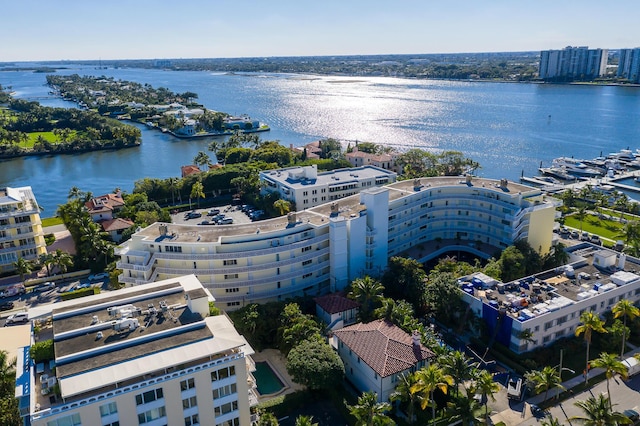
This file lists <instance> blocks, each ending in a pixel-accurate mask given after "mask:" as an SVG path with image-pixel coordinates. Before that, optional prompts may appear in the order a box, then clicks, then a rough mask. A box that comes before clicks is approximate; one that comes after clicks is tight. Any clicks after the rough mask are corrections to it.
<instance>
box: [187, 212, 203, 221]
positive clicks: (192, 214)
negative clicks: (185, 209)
mask: <svg viewBox="0 0 640 426" xmlns="http://www.w3.org/2000/svg"><path fill="white" fill-rule="evenodd" d="M199 217H202V213H200V212H189V213H187V214H186V216H185V219H187V220H189V219H197V218H199Z"/></svg>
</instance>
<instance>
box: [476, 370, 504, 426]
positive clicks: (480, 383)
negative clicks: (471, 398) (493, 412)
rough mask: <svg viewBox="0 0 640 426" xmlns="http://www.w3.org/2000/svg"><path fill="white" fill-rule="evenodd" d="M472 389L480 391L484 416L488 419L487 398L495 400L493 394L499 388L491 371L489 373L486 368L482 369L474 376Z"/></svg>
mask: <svg viewBox="0 0 640 426" xmlns="http://www.w3.org/2000/svg"><path fill="white" fill-rule="evenodd" d="M473 389H474V392H475V393H480V394H481V395H482V400H483V401H484V407H485V417H486V418H487V420H488V419H489V400H488V398H491V400H492V401H495V400H496V398H495V397H494V396H493V394H494V393H496V392H498V391H499V390H500V385H499V384H498V383H496V382H494V381H493V375H492V374H491V373H489V372H488V371H487V370H482V371H480V373H479V374H478V375H477V376H476V379H475V383H474V384H473ZM487 423H488V421H487Z"/></svg>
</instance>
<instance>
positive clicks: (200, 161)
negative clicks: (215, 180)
mask: <svg viewBox="0 0 640 426" xmlns="http://www.w3.org/2000/svg"><path fill="white" fill-rule="evenodd" d="M209 161H211V159H210V158H209V155H207V153H206V152H204V151H200V152H198V154H197V155H196V156H195V158H194V159H193V164H195V165H196V166H206V165H207V164H209Z"/></svg>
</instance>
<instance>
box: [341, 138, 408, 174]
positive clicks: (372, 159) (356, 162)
mask: <svg viewBox="0 0 640 426" xmlns="http://www.w3.org/2000/svg"><path fill="white" fill-rule="evenodd" d="M396 157H397V154H395V153H391V154H389V153H382V154H370V153H368V152H362V151H359V150H358V146H357V145H356V146H355V147H353V151H351V152H348V153H346V154H345V158H346V159H347V161H349V163H351V165H352V166H353V167H361V166H375V167H380V168H381V169H385V170H392V171H394V172H396V173H398V170H397V168H396V164H395V159H396Z"/></svg>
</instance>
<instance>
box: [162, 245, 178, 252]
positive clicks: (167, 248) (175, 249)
mask: <svg viewBox="0 0 640 426" xmlns="http://www.w3.org/2000/svg"><path fill="white" fill-rule="evenodd" d="M164 251H168V252H174V253H182V247H181V246H164Z"/></svg>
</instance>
